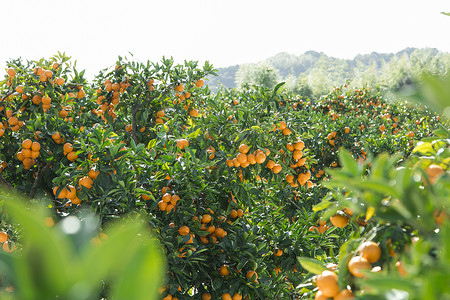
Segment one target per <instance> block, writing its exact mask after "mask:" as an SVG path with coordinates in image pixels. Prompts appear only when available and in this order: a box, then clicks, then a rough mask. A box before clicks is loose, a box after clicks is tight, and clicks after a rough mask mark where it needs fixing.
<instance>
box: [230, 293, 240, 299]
mask: <svg viewBox="0 0 450 300" xmlns="http://www.w3.org/2000/svg"><path fill="white" fill-rule="evenodd" d="M241 299H242V295H240V294H238V293H235V294H234V295H233V298H232V300H241Z"/></svg>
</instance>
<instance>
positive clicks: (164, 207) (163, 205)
mask: <svg viewBox="0 0 450 300" xmlns="http://www.w3.org/2000/svg"><path fill="white" fill-rule="evenodd" d="M143 196H144V195H143ZM147 197H148V196H147ZM147 197H143V199H144V200H149V199H148V198H147ZM178 200H180V196H178V195H176V194H173V195H172V194H170V193H167V192H166V193H164V195H163V196H162V198H161V200H160V201H159V202H158V208H159V209H160V210H161V211H166V212H170V211H172V210H173V209H175V206H176V205H177V202H178Z"/></svg>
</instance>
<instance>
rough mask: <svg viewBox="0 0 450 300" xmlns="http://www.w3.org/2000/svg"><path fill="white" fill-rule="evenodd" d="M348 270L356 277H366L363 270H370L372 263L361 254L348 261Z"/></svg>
mask: <svg viewBox="0 0 450 300" xmlns="http://www.w3.org/2000/svg"><path fill="white" fill-rule="evenodd" d="M347 266H348V270H349V271H350V273H351V274H352V275H353V276H355V277H364V274H363V273H362V272H361V271H363V270H370V268H371V265H370V263H369V261H368V260H367V259H366V258H364V257H361V256H354V257H352V258H351V259H350V260H349V261H348V265H347Z"/></svg>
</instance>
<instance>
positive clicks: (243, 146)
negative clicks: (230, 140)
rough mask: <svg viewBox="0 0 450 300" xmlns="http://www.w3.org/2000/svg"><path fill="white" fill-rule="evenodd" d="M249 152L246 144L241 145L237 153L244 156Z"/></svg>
mask: <svg viewBox="0 0 450 300" xmlns="http://www.w3.org/2000/svg"><path fill="white" fill-rule="evenodd" d="M249 150H250V147H249V146H248V145H246V144H241V145H240V146H239V152H241V153H243V154H246V153H247V152H248V151H249Z"/></svg>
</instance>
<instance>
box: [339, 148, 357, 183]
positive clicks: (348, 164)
mask: <svg viewBox="0 0 450 300" xmlns="http://www.w3.org/2000/svg"><path fill="white" fill-rule="evenodd" d="M339 161H340V162H341V164H342V171H343V172H348V173H350V174H351V175H352V176H353V177H356V176H358V163H357V162H356V160H355V159H354V158H353V157H352V155H351V154H350V152H349V151H348V150H345V149H342V150H341V151H339Z"/></svg>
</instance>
